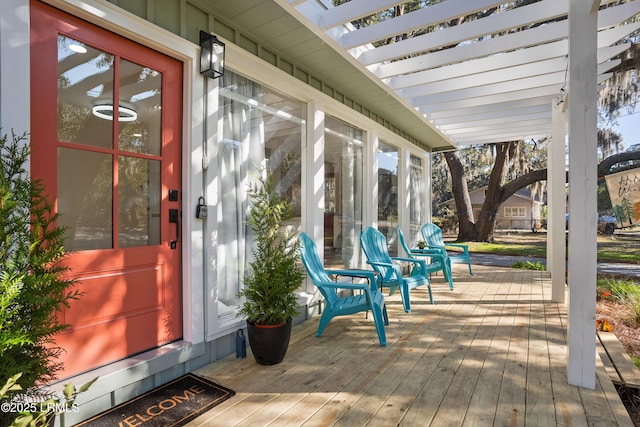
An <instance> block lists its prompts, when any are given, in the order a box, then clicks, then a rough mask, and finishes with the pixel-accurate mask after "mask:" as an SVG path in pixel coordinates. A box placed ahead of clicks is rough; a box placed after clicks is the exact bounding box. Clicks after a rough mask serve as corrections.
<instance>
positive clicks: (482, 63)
mask: <svg viewBox="0 0 640 427" xmlns="http://www.w3.org/2000/svg"><path fill="white" fill-rule="evenodd" d="M568 52H569V42H568V41H567V40H560V41H557V42H553V43H548V44H545V45H542V46H535V47H531V48H527V49H520V50H516V51H513V52H508V53H503V54H500V55H492V56H489V57H485V58H480V59H472V60H469V61H465V62H458V63H454V64H451V65H446V66H442V67H438V68H433V69H429V70H426V71H421V72H417V73H410V74H406V75H402V76H398V77H392V78H389V79H387V80H386V82H387V84H388V85H389V87H390V88H392V89H400V88H405V87H410V86H416V85H424V84H427V83H433V82H439V81H442V80H448V79H452V78H456V77H464V76H470V75H476V74H479V73H485V72H489V71H496V70H503V69H508V68H509V67H514V66H523V65H525V64H527V65H529V64H534V63H535V62H537V61H549V60H551V59H553V58H561V57H564V56H566V55H567V54H568Z"/></svg>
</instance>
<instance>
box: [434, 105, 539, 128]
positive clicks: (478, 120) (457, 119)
mask: <svg viewBox="0 0 640 427" xmlns="http://www.w3.org/2000/svg"><path fill="white" fill-rule="evenodd" d="M537 114H546V115H548V116H550V114H551V110H550V109H549V106H548V105H534V106H531V107H524V108H515V109H512V110H502V109H501V110H498V111H489V112H484V113H482V114H478V113H476V114H467V115H465V116H454V117H446V118H442V119H438V120H432V123H433V124H434V125H436V126H438V127H445V126H447V125H456V126H465V125H471V126H473V125H475V124H482V123H494V124H500V123H501V122H500V121H501V120H502V121H503V120H511V119H512V118H514V117H528V116H529V115H537ZM461 117H464V120H461Z"/></svg>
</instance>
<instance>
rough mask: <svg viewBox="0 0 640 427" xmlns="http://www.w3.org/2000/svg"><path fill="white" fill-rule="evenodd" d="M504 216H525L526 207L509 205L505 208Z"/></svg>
mask: <svg viewBox="0 0 640 427" xmlns="http://www.w3.org/2000/svg"><path fill="white" fill-rule="evenodd" d="M504 216H505V217H511V218H525V217H526V216H527V215H526V208H525V207H524V206H507V207H505V208H504Z"/></svg>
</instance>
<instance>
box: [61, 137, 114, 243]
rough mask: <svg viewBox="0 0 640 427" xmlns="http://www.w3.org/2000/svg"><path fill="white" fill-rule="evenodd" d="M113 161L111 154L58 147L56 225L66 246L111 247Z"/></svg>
mask: <svg viewBox="0 0 640 427" xmlns="http://www.w3.org/2000/svg"><path fill="white" fill-rule="evenodd" d="M112 174H113V164H112V156H111V155H110V154H103V153H95V152H91V151H84V150H75V149H72V148H58V212H59V213H60V219H59V220H58V224H59V225H60V226H62V227H67V232H66V234H65V236H66V240H65V248H66V249H67V250H73V251H79V250H88V249H108V248H112V247H113V239H112V230H113V214H112V209H113V197H112V188H113V180H112Z"/></svg>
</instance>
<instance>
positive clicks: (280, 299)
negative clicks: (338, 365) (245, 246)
mask: <svg viewBox="0 0 640 427" xmlns="http://www.w3.org/2000/svg"><path fill="white" fill-rule="evenodd" d="M249 197H250V199H251V205H250V208H249V214H248V218H247V223H248V225H249V228H250V230H251V232H252V233H253V237H254V239H255V242H254V244H255V246H254V247H253V249H252V254H253V261H251V262H250V263H249V269H248V271H247V274H246V277H245V280H244V288H243V289H242V291H241V292H240V296H241V297H244V298H245V300H244V303H243V305H242V308H241V309H240V313H241V314H243V315H245V316H246V318H247V323H248V325H249V330H248V332H249V334H248V335H249V344H250V345H251V350H252V352H253V354H254V356H255V357H256V360H257V361H258V363H263V364H275V363H279V362H280V361H281V360H282V359H281V360H278V361H273V360H266V359H263V358H260V357H259V356H258V355H256V350H258V348H257V347H258V343H257V342H256V339H255V338H254V336H253V333H252V332H253V326H254V325H258V326H274V325H285V326H288V329H289V332H290V330H291V319H292V318H293V317H294V316H295V315H296V314H297V311H298V302H297V299H296V294H295V291H296V290H297V289H298V288H299V287H300V285H301V284H302V281H303V280H304V270H303V267H302V265H301V264H300V260H299V250H300V242H299V240H298V239H297V238H296V237H297V235H296V234H297V233H296V232H295V231H293V230H291V229H290V228H289V227H285V226H284V224H285V223H286V221H288V220H290V219H292V218H293V208H294V205H293V203H292V202H291V201H289V200H287V199H286V198H284V197H282V196H280V195H279V194H278V192H277V191H276V187H275V183H274V181H273V177H272V176H271V175H267V176H266V177H265V176H263V174H261V177H260V179H259V180H258V182H256V183H254V184H251V185H250V186H249ZM263 329H272V328H263ZM269 332H271V333H272V332H273V331H268V332H267V333H269ZM288 342H289V338H288V336H287V338H286V345H288ZM265 345H267V346H270V344H268V343H265ZM284 351H285V352H286V348H285V350H284ZM282 357H283V358H284V354H282Z"/></svg>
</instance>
